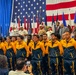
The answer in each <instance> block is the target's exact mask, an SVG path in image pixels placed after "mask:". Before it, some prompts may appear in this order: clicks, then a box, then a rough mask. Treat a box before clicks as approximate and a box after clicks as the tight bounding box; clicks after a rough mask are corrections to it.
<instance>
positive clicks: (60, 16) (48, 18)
mask: <svg viewBox="0 0 76 75" xmlns="http://www.w3.org/2000/svg"><path fill="white" fill-rule="evenodd" d="M74 15H75V13H73V14H70V16H71V19H74ZM64 16H65V19H66V20H68V16H69V14H65V15H64ZM56 17H57V16H54V20H55V21H56ZM58 20H59V21H61V20H62V15H58ZM47 21H48V22H49V21H52V16H47Z"/></svg>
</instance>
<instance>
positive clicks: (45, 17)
mask: <svg viewBox="0 0 76 75" xmlns="http://www.w3.org/2000/svg"><path fill="white" fill-rule="evenodd" d="M45 25H46V26H47V15H45Z"/></svg>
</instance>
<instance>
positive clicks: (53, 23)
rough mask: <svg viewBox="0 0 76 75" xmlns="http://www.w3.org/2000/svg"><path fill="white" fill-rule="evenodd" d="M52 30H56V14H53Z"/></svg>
mask: <svg viewBox="0 0 76 75" xmlns="http://www.w3.org/2000/svg"><path fill="white" fill-rule="evenodd" d="M52 30H53V32H55V20H54V14H53V16H52Z"/></svg>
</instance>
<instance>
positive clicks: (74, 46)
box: [61, 31, 76, 75]
mask: <svg viewBox="0 0 76 75" xmlns="http://www.w3.org/2000/svg"><path fill="white" fill-rule="evenodd" d="M65 35H66V40H63V41H62V42H61V43H62V46H63V48H64V54H63V61H62V63H63V74H64V75H75V69H76V67H75V64H76V63H75V59H76V42H75V40H74V39H73V38H70V37H71V34H70V32H69V31H66V32H65Z"/></svg>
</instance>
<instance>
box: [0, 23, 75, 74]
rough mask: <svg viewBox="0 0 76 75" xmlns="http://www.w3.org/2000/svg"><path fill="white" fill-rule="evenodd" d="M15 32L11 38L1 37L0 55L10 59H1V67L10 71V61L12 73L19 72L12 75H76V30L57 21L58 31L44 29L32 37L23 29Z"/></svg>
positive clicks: (56, 28)
mask: <svg viewBox="0 0 76 75" xmlns="http://www.w3.org/2000/svg"><path fill="white" fill-rule="evenodd" d="M46 30H47V31H46ZM15 33H16V31H15V28H13V30H12V32H11V33H10V36H7V37H6V38H3V37H0V55H3V56H4V55H5V56H6V57H5V56H4V57H3V58H2V59H0V68H1V66H5V68H6V64H5V65H3V64H4V63H6V61H5V60H6V58H7V63H8V71H10V70H16V71H10V72H9V75H27V74H26V73H25V72H26V71H28V73H29V74H30V75H76V30H74V31H73V32H72V30H71V28H70V26H68V27H64V25H63V24H61V25H60V23H59V22H57V23H56V27H55V31H53V30H52V28H51V27H48V28H47V29H46V28H45V27H44V26H40V30H39V32H38V34H37V33H35V34H33V35H31V34H28V33H27V31H25V30H24V29H23V28H22V27H21V31H20V32H19V34H18V33H17V34H16V35H15ZM71 34H73V36H71ZM26 61H27V62H29V61H30V64H29V65H27V64H26ZM24 65H25V66H24ZM30 65H31V70H30V69H29V66H30ZM27 67H28V69H27Z"/></svg>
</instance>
